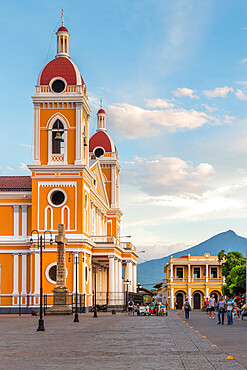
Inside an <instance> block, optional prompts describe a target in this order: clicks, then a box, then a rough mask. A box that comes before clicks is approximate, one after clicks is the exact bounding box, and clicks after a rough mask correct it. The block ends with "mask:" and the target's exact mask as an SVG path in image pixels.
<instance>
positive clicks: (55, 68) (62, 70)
mask: <svg viewBox="0 0 247 370" xmlns="http://www.w3.org/2000/svg"><path fill="white" fill-rule="evenodd" d="M57 76H59V77H63V78H64V79H65V80H66V81H67V84H68V85H76V71H75V67H74V66H73V64H72V63H71V61H70V60H69V59H68V58H65V57H59V58H55V59H53V60H51V61H50V62H49V63H48V64H47V65H46V66H45V68H44V69H43V71H42V72H41V76H40V85H49V83H50V81H51V79H52V78H54V77H57ZM82 81H83V80H82ZM83 82H84V81H83Z"/></svg>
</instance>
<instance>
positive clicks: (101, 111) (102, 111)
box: [97, 108, 105, 114]
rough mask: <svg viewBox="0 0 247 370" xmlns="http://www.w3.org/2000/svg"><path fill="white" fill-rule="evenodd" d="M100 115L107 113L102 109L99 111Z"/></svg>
mask: <svg viewBox="0 0 247 370" xmlns="http://www.w3.org/2000/svg"><path fill="white" fill-rule="evenodd" d="M100 113H104V114H105V111H104V109H102V108H101V109H100V110H99V111H98V113H97V114H100Z"/></svg>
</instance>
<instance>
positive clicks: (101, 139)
mask: <svg viewBox="0 0 247 370" xmlns="http://www.w3.org/2000/svg"><path fill="white" fill-rule="evenodd" d="M97 146H101V147H102V148H104V149H105V151H106V152H112V145H111V141H110V139H109V137H108V135H107V134H106V133H105V132H104V131H98V132H96V133H95V134H94V135H93V136H92V137H91V139H90V140H89V152H92V151H93V150H94V148H96V147H97Z"/></svg>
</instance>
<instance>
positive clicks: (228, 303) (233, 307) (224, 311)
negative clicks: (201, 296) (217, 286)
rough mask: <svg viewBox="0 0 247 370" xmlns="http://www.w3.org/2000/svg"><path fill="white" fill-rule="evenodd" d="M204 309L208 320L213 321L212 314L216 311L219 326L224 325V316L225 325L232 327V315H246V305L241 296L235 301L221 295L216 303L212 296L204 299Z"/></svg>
mask: <svg viewBox="0 0 247 370" xmlns="http://www.w3.org/2000/svg"><path fill="white" fill-rule="evenodd" d="M205 308H206V312H207V313H208V314H209V318H210V319H214V317H215V316H214V312H215V311H216V310H217V311H218V324H219V325H220V324H222V325H224V321H225V315H226V317H227V325H232V324H233V315H234V314H237V316H238V317H240V316H241V315H245V314H247V305H246V304H245V300H244V298H242V297H241V295H238V296H237V297H236V298H235V299H233V298H231V297H227V296H223V295H222V296H220V298H219V301H218V302H217V303H216V300H215V295H214V294H212V295H211V296H210V297H209V298H206V301H205Z"/></svg>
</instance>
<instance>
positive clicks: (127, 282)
mask: <svg viewBox="0 0 247 370" xmlns="http://www.w3.org/2000/svg"><path fill="white" fill-rule="evenodd" d="M124 283H126V286H127V289H126V307H127V306H128V293H129V283H131V281H130V280H129V279H126V280H124Z"/></svg>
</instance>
